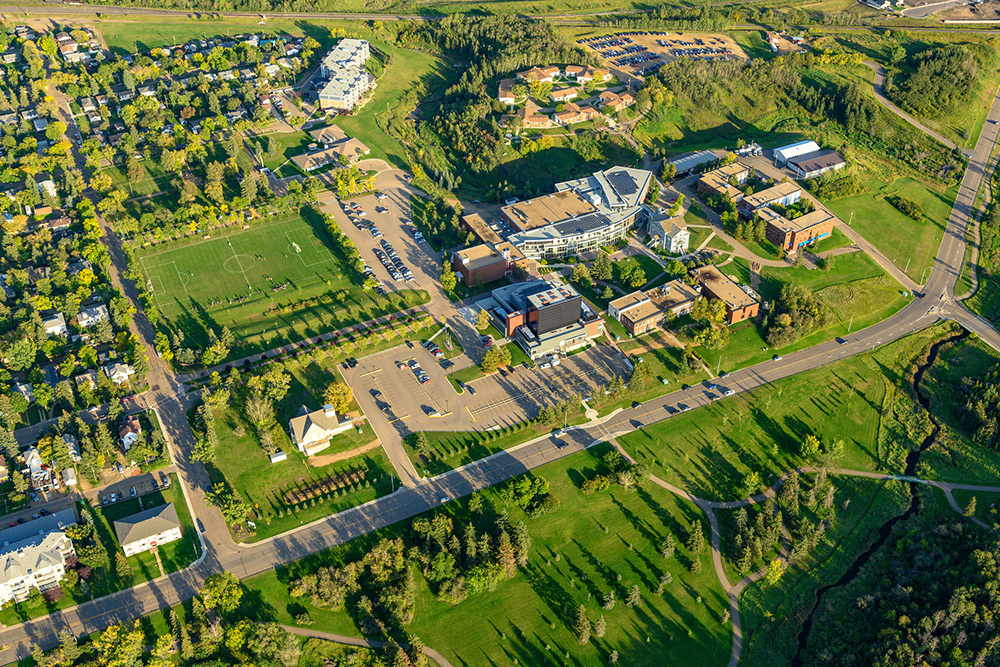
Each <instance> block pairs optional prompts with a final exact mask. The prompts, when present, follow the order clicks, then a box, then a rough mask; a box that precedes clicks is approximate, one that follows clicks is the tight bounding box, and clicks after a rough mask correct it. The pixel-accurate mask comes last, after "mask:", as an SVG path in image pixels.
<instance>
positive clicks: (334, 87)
mask: <svg viewBox="0 0 1000 667" xmlns="http://www.w3.org/2000/svg"><path fill="white" fill-rule="evenodd" d="M370 56H371V49H370V47H369V45H368V42H367V41H365V40H363V39H342V40H340V42H338V43H337V46H335V47H334V48H333V50H332V51H330V53H328V54H326V56H325V57H324V58H323V61H322V62H321V63H320V75H321V76H323V77H324V78H325V79H326V83H325V84H323V85H322V87H321V88H320V89H319V107H320V108H321V109H333V110H335V111H350V110H351V109H353V108H354V107H355V106H357V105H358V103H359V102H360V101H361V100H362V98H363V97H364V96H365V94H366V93H367V92H368V91H369V90H371V89H372V88H373V87H374V86H375V77H374V76H372V75H371V74H369V73H368V71H367V70H366V69H365V62H366V61H367V60H368V58H369V57H370Z"/></svg>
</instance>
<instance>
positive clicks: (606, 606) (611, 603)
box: [601, 591, 615, 611]
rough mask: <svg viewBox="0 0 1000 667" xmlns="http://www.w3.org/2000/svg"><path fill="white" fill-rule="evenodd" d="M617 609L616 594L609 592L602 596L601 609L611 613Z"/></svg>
mask: <svg viewBox="0 0 1000 667" xmlns="http://www.w3.org/2000/svg"><path fill="white" fill-rule="evenodd" d="M614 608H615V592H614V591H608V592H607V593H605V594H604V595H603V596H601V609H603V610H604V611H611V610H612V609H614Z"/></svg>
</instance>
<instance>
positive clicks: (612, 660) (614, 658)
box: [608, 651, 618, 665]
mask: <svg viewBox="0 0 1000 667" xmlns="http://www.w3.org/2000/svg"><path fill="white" fill-rule="evenodd" d="M608 664H609V665H617V664H618V651H612V652H611V653H610V654H609V655H608Z"/></svg>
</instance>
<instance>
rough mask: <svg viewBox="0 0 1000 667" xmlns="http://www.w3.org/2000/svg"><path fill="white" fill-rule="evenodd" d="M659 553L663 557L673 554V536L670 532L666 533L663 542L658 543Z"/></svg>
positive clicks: (669, 556)
mask: <svg viewBox="0 0 1000 667" xmlns="http://www.w3.org/2000/svg"><path fill="white" fill-rule="evenodd" d="M660 555H661V556H663V557H664V558H671V557H673V555H674V536H673V535H671V534H670V533H667V535H666V537H664V538H663V543H662V544H660Z"/></svg>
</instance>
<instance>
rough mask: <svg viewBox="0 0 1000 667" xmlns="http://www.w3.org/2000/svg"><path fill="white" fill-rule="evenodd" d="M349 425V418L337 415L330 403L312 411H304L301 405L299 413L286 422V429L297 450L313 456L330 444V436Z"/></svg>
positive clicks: (345, 429)
mask: <svg viewBox="0 0 1000 667" xmlns="http://www.w3.org/2000/svg"><path fill="white" fill-rule="evenodd" d="M351 425H352V424H351V420H350V419H347V418H346V417H345V418H344V419H340V418H338V417H337V411H336V410H334V409H333V406H332V405H324V406H323V407H322V408H321V409H320V410H314V411H312V412H308V411H306V406H304V405H303V406H302V408H301V409H300V410H299V414H298V415H296V416H295V417H292V420H291V421H290V422H289V423H288V430H289V432H290V433H291V436H292V442H294V443H295V445H296V446H297V447H298V448H299V451H300V452H302V453H303V454H305V455H306V456H313V455H314V454H317V453H319V452H321V451H323V450H324V449H326V448H327V447H329V446H330V438H332V437H334V436H335V435H339V434H341V433H343V432H345V431H347V430H348V429H350V428H351Z"/></svg>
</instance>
